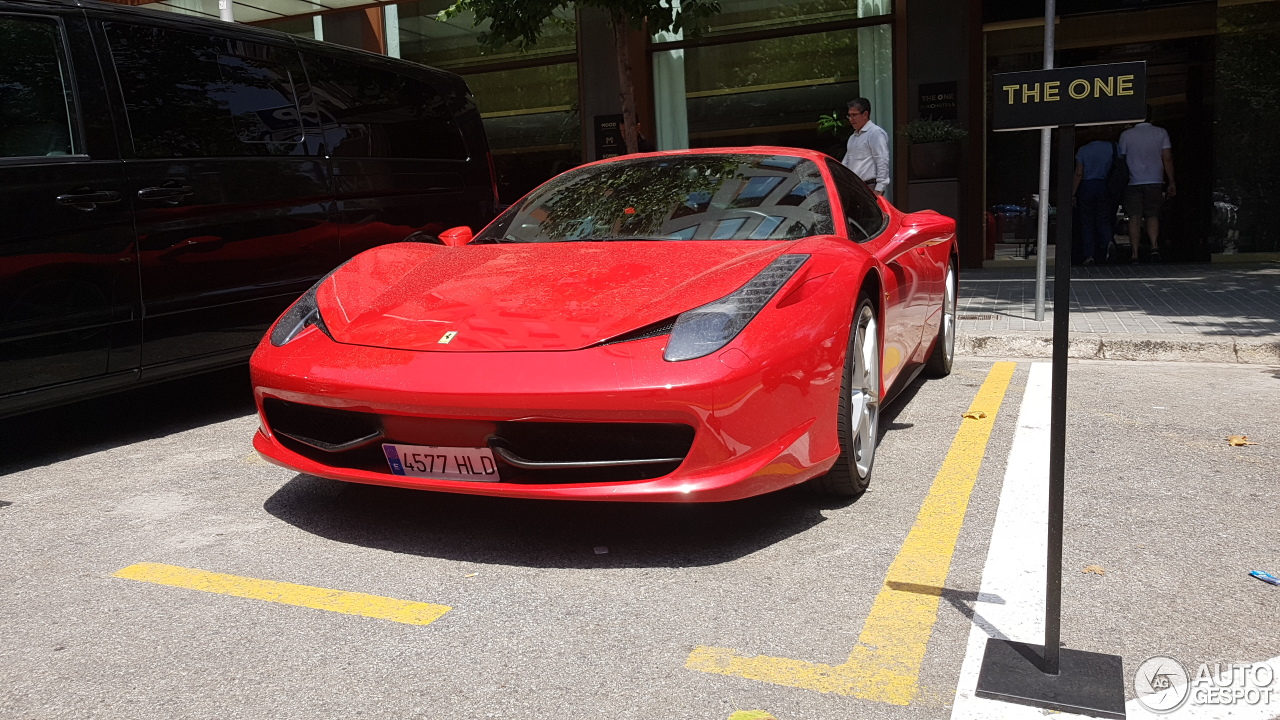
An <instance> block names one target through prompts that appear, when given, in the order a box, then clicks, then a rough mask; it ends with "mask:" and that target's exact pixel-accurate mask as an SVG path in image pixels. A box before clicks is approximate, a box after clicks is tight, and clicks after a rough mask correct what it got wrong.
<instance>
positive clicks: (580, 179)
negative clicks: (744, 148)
mask: <svg viewBox="0 0 1280 720" xmlns="http://www.w3.org/2000/svg"><path fill="white" fill-rule="evenodd" d="M831 232H832V224H831V205H830V202H829V201H828V199H827V191H826V187H825V186H824V185H823V183H822V177H821V175H820V173H819V171H818V166H817V165H815V164H814V163H812V162H810V161H808V160H804V159H802V158H796V157H792V156H789V155H783V156H778V155H773V156H770V155H712V154H706V155H701V154H699V155H684V156H675V157H649V158H636V159H622V160H616V161H613V162H609V163H605V164H603V165H593V166H590V167H584V168H580V169H577V170H570V171H569V172H566V173H564V174H563V175H560V176H559V177H555V178H552V179H551V180H549V181H548V182H547V183H546V184H545V185H543V186H542V187H540V188H538V189H537V190H535V191H533V192H532V193H530V194H529V197H528V198H526V199H525V200H524V201H523V202H521V203H518V204H516V205H513V206H512V207H511V209H509V210H508V211H507V212H506V213H503V215H502V217H500V218H498V219H497V220H495V221H493V223H492V224H491V225H490V226H489V227H488V228H486V229H485V230H484V232H483V233H482V234H481V236H480V237H479V238H477V240H476V241H475V242H495V243H497V242H579V241H605V240H797V239H799V238H803V237H808V236H810V235H825V234H829V233H831Z"/></svg>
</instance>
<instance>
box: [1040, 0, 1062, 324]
mask: <svg viewBox="0 0 1280 720" xmlns="http://www.w3.org/2000/svg"><path fill="white" fill-rule="evenodd" d="M1057 16H1058V11H1057V3H1055V1H1054V0H1044V69H1045V70H1052V69H1053V30H1054V27H1053V22H1054V20H1055V19H1056V18H1057ZM1052 135H1053V130H1052V129H1050V128H1040V187H1039V189H1040V195H1039V198H1040V201H1039V202H1038V203H1037V205H1038V207H1037V209H1036V322H1042V321H1043V320H1044V287H1045V277H1046V275H1047V274H1048V273H1047V272H1046V271H1045V268H1047V267H1048V263H1049V152H1050V148H1049V143H1050V140H1051V137H1052Z"/></svg>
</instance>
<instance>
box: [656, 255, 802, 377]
mask: <svg viewBox="0 0 1280 720" xmlns="http://www.w3.org/2000/svg"><path fill="white" fill-rule="evenodd" d="M808 259H809V256H808V255H782V256H780V257H778V258H777V259H776V260H774V261H773V262H771V263H769V265H768V266H767V267H765V269H763V270H761V271H760V273H759V274H758V275H756V276H755V277H753V278H751V280H750V281H748V282H747V284H746V285H743V286H742V287H740V288H738V289H737V290H734V291H733V292H732V293H729V294H728V295H725V296H724V297H722V298H720V299H719V300H716V301H714V302H710V303H707V304H706V305H703V306H702V307H698V308H694V309H692V310H689V311H688V312H685V313H681V315H680V317H678V318H676V324H675V327H674V328H672V329H671V340H670V341H669V342H668V343H667V349H666V351H665V352H664V353H663V354H662V358H663V359H664V360H666V361H668V362H677V361H680V360H693V359H694V358H700V357H703V356H704V355H709V354H711V353H713V352H715V351H717V350H719V349H720V348H722V347H724V346H725V345H728V344H729V341H730V340H733V339H734V338H735V337H737V336H738V333H740V332H742V329H743V328H745V327H746V326H747V323H749V322H751V319H752V318H754V317H755V316H756V314H757V313H759V312H760V310H761V309H762V308H763V307H764V306H765V305H767V304H768V303H769V301H770V300H771V299H773V296H774V295H777V294H778V291H779V290H780V289H782V286H783V285H785V284H786V283H787V281H788V280H790V279H791V276H792V275H795V273H796V270H799V269H800V266H801V265H803V264H804V263H805V261H806V260H808Z"/></svg>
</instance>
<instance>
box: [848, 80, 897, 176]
mask: <svg viewBox="0 0 1280 720" xmlns="http://www.w3.org/2000/svg"><path fill="white" fill-rule="evenodd" d="M848 116H849V124H850V125H852V126H853V134H852V135H850V136H849V144H848V146H847V147H846V149H845V153H844V159H843V160H841V162H842V163H844V166H845V167H847V168H849V169H850V170H852V171H853V172H854V174H855V175H857V176H858V177H860V178H862V179H863V181H864V182H866V183H867V187H869V188H871V189H872V190H874V191H875V193H876V194H877V195H884V191H885V190H886V189H888V187H889V134H888V133H886V132H885V131H884V128H881V127H880V126H879V125H876V124H875V123H873V122H871V101H870V100H868V99H866V98H858V99H856V100H851V101H850V102H849V114H848Z"/></svg>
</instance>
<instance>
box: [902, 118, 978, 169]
mask: <svg viewBox="0 0 1280 720" xmlns="http://www.w3.org/2000/svg"><path fill="white" fill-rule="evenodd" d="M900 131H901V132H902V136H903V137H905V138H906V139H907V145H908V146H909V148H908V150H907V157H908V160H909V161H910V163H909V164H910V168H911V179H912V180H936V179H940V178H953V177H957V176H958V175H959V170H960V141H961V140H963V139H964V138H965V137H966V136H967V135H968V134H969V133H967V132H965V131H964V130H963V129H962V128H960V127H958V126H956V125H955V123H952V122H950V121H947V120H928V119H923V118H922V119H918V120H912V121H911V122H909V123H907V124H906V125H903V126H902V127H901V128H900Z"/></svg>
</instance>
